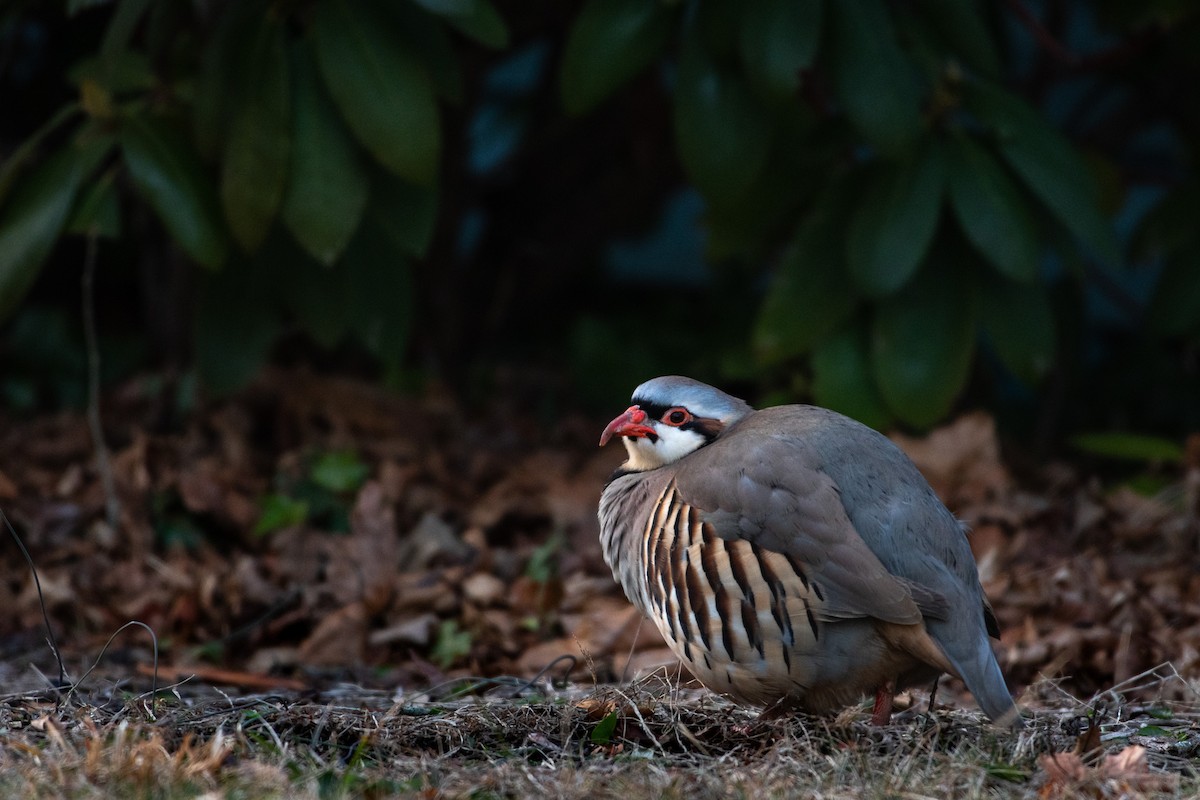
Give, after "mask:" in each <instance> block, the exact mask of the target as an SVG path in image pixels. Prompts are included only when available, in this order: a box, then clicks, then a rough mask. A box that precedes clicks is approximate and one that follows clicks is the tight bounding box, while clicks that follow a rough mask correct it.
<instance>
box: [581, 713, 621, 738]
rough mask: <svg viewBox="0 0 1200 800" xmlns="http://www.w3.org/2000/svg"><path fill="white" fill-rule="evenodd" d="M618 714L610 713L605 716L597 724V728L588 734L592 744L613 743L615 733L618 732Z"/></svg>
mask: <svg viewBox="0 0 1200 800" xmlns="http://www.w3.org/2000/svg"><path fill="white" fill-rule="evenodd" d="M617 719H618V714H617V712H616V711H610V712H608V713H607V714H605V715H604V718H603V719H601V720H600V721H599V722H597V723H596V727H594V728H592V732H591V733H590V734H588V741H590V742H591V743H592V744H608V743H609V742H611V741H612V737H613V733H615V732H616V730H617Z"/></svg>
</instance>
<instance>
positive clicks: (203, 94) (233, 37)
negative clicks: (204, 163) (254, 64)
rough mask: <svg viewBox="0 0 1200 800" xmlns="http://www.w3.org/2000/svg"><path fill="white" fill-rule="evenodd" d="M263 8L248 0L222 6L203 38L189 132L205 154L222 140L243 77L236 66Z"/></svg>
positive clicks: (213, 151) (219, 147)
mask: <svg viewBox="0 0 1200 800" xmlns="http://www.w3.org/2000/svg"><path fill="white" fill-rule="evenodd" d="M264 13H265V11H264V9H263V8H262V4H261V3H259V2H254V1H252V0H245V1H244V2H237V3H230V4H228V5H226V6H225V8H224V11H223V13H222V14H221V17H220V19H219V20H218V21H217V23H216V27H215V30H214V31H213V34H212V37H211V38H210V39H208V40H207V41H206V42H205V46H204V54H203V56H202V57H201V60H200V71H199V74H198V75H197V79H196V100H195V103H193V110H192V135H193V136H194V137H195V140H196V147H197V148H198V149H199V151H200V153H201V154H202V155H203V156H204V157H205V158H210V159H216V157H217V156H218V154H219V153H221V151H222V148H223V146H224V144H225V137H226V135H227V134H228V132H229V124H230V119H231V116H232V113H233V108H234V105H235V104H234V103H233V102H232V100H233V95H234V89H235V87H239V86H241V85H242V83H243V81H244V77H243V76H242V75H241V74H239V72H238V70H239V67H240V65H241V62H242V59H243V55H242V54H243V53H245V52H246V50H247V49H248V48H249V47H250V42H251V40H252V37H253V35H254V32H255V30H257V29H258V26H260V25H261V24H262V18H263V15H264Z"/></svg>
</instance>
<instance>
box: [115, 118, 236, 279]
mask: <svg viewBox="0 0 1200 800" xmlns="http://www.w3.org/2000/svg"><path fill="white" fill-rule="evenodd" d="M121 145H122V147H123V149H124V154H125V164H126V166H127V167H128V168H129V174H130V177H131V178H133V182H134V185H135V186H136V187H137V189H138V192H139V193H140V194H141V195H142V197H143V198H145V200H146V202H147V203H149V204H150V207H151V208H153V209H154V211H155V212H156V213H157V214H158V216H159V218H160V219H161V220H162V221H163V224H164V225H166V227H167V230H168V231H170V232H171V235H172V236H173V237H174V238H175V241H177V242H178V243H179V245H180V247H182V248H183V250H184V252H185V253H187V254H188V255H189V256H190V257H191V258H192V259H194V260H195V261H196V262H197V263H199V264H202V265H204V266H206V267H209V268H216V267H218V266H220V265H221V263H222V262H223V261H224V260H225V256H226V253H227V251H228V244H227V242H226V238H225V228H224V226H223V225H222V223H221V215H220V211H219V210H218V206H217V198H216V194H215V192H213V189H212V185H211V184H210V183H209V182H208V179H207V178H206V177H205V174H204V167H203V165H202V164H201V163H200V160H199V158H198V157H197V155H196V153H195V152H194V151H193V150H192V149H191V148H190V147H188V145H187V144H186V143H185V142H184V141H183V139H182V137H180V136H179V135H178V134H177V133H175V132H174V131H172V130H171V129H170V128H168V127H167V126H166V125H164V124H163V123H161V122H159V121H157V120H154V119H152V118H149V117H143V116H131V117H129V118H127V119H126V120H125V121H124V124H123V125H122V127H121Z"/></svg>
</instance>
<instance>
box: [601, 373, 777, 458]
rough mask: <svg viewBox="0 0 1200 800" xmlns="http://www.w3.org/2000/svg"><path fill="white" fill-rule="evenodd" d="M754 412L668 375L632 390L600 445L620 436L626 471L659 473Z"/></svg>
mask: <svg viewBox="0 0 1200 800" xmlns="http://www.w3.org/2000/svg"><path fill="white" fill-rule="evenodd" d="M753 410H754V409H752V408H751V407H750V406H749V405H748V404H747V403H746V402H744V401H742V400H739V399H738V398H736V397H733V396H731V395H728V394H725V393H724V392H722V391H721V390H720V389H714V388H713V387H712V386H709V385H708V384H705V383H700V381H695V380H692V379H691V378H684V377H681V376H679V375H666V376H663V377H660V378H654V379H652V380H648V381H646V382H645V383H643V384H642V385H641V386H639V387H637V388H636V389H634V390H633V405H631V406H630V407H629V408H627V409H625V411H624V413H622V414H621V415H620V416H619V417H617V418H616V419H614V420H613V421H612V422H610V423H608V427H607V428H605V429H604V433H603V434H601V436H600V446H601V447H603V446H604V445H606V444H608V441H609V440H610V439H611V438H612V437H614V436H620V437H621V441H622V442H623V443H624V444H625V449H626V450H627V451H629V460H628V461H626V462H625V464H624V465H623V467H622V468H623V469H624V470H626V471H629V472H644V471H646V470H650V469H657V468H658V467H661V466H665V465H666V464H670V463H673V462H675V461H678V460H679V459H681V458H683V457H684V456H686V455H687V454H688V453H692V452H694V451H696V450H699V449H700V448H701V447H703V446H704V445H706V444H708V443H709V442H711V441H712V440H713V439H716V438H717V437H718V436H719V435H720V434H721V431H723V430H725V428H727V427H728V426H729V425H732V424H733V423H734V422H737V421H738V420H739V419H741V418H742V417H744V416H746V415H747V414H749V413H750V412H751V411H753Z"/></svg>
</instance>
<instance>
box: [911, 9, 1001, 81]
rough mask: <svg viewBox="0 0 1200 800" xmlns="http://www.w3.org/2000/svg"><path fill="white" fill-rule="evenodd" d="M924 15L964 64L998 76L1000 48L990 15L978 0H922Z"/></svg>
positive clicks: (982, 73) (991, 75)
mask: <svg viewBox="0 0 1200 800" xmlns="http://www.w3.org/2000/svg"><path fill="white" fill-rule="evenodd" d="M918 5H919V7H920V9H921V14H922V16H923V17H924V18H925V19H927V20H929V22H930V24H932V25H933V27H934V29H935V30H936V31H937V32H938V34H940V35H941V37H942V38H943V39H945V40H946V42H947V43H949V45H950V46H951V48H952V49H953V52H954V54H955V55H956V56H958V58H960V59H961V60H962V61H963V62H964V63H965V64H967V65H968V66H970V67H971V68H972V69H974V70H976V71H977V72H978V73H979V74H980V75H981V76H983V77H985V78H993V79H995V78H998V77H1000V72H1001V66H1000V65H1001V60H1000V51H999V49H998V48H997V47H996V38H995V36H993V35H992V32H991V31H990V30H989V29H988V23H987V20H988V15H987V13H986V9H985V8H984V6H983V4H982V3H980V2H977V1H976V0H920V2H919V4H918Z"/></svg>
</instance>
